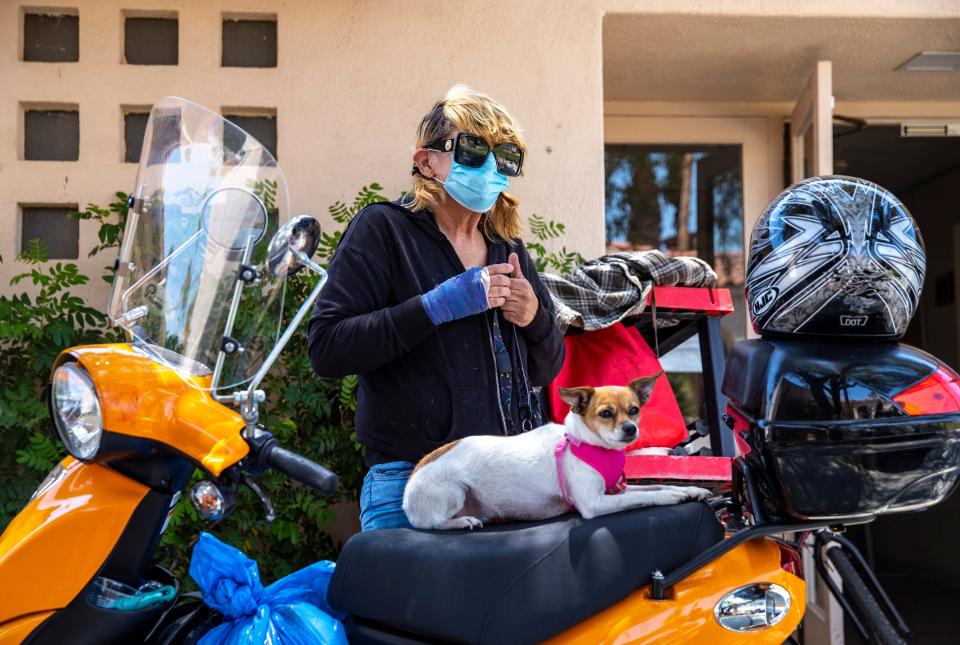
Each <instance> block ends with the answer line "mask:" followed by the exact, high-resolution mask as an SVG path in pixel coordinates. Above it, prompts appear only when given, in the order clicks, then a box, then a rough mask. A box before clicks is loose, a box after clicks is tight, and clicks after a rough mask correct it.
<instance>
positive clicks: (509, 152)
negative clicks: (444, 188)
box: [424, 132, 523, 177]
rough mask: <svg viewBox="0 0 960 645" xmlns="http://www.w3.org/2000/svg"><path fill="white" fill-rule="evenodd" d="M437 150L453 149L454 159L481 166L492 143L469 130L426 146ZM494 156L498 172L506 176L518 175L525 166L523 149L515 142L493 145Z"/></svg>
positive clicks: (473, 166) (477, 166) (462, 162)
mask: <svg viewBox="0 0 960 645" xmlns="http://www.w3.org/2000/svg"><path fill="white" fill-rule="evenodd" d="M424 148H426V149H427V150H436V151H437V152H450V151H451V150H452V151H453V160H454V161H456V162H457V163H458V164H460V165H462V166H467V167H468V168H479V167H480V166H482V165H483V164H484V162H485V161H486V160H487V155H488V154H490V152H491V149H490V144H489V143H487V142H486V141H484V139H483V137H479V136H477V135H475V134H470V133H468V132H460V133H458V134H457V136H456V138H451V139H437V140H436V141H431V142H430V143H428V144H427V145H425V146H424ZM492 152H493V158H494V159H496V161H497V172H499V173H500V174H501V175H504V176H506V177H516V176H517V175H519V174H520V169H521V168H522V167H523V149H522V148H521V147H520V146H518V145H517V144H515V143H500V144H497V145H495V146H493V149H492Z"/></svg>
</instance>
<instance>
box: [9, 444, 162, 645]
mask: <svg viewBox="0 0 960 645" xmlns="http://www.w3.org/2000/svg"><path fill="white" fill-rule="evenodd" d="M148 490H149V489H148V488H147V487H146V486H143V485H142V484H139V483H137V482H135V481H133V480H132V479H128V478H127V477H124V476H123V475H121V474H120V473H118V472H116V471H114V470H112V469H110V468H108V467H106V466H102V465H99V464H84V463H82V462H80V461H77V460H76V459H73V458H72V457H67V458H66V459H64V460H63V461H62V462H61V463H60V465H59V466H58V467H57V470H55V471H54V472H52V473H51V476H50V477H48V480H47V481H46V482H44V484H43V487H42V489H40V490H38V492H37V494H35V496H34V498H33V499H32V500H31V501H30V503H29V504H27V506H26V507H25V508H24V509H23V510H22V511H21V512H20V514H19V515H17V516H16V517H15V518H14V519H13V521H12V522H11V523H10V525H9V526H8V527H7V529H6V530H5V531H4V532H3V535H0V636H6V635H7V633H9V630H7V629H6V628H8V627H10V625H8V624H7V623H8V622H12V621H14V620H15V619H21V618H24V619H25V617H27V616H28V615H31V614H33V615H35V616H36V615H40V614H41V612H48V611H50V610H56V609H61V608H63V607H66V606H67V605H68V604H69V603H70V601H71V600H73V599H74V597H76V596H77V594H79V593H80V591H81V590H82V589H83V588H84V587H85V586H86V585H87V583H88V582H90V580H91V579H92V578H93V577H94V576H95V575H96V574H97V571H99V570H100V568H101V567H102V566H103V564H104V562H105V561H106V560H107V557H108V556H109V555H110V553H111V551H112V550H113V549H114V547H115V546H116V544H117V542H118V541H119V540H120V536H121V534H122V533H123V531H124V529H125V528H126V526H127V524H128V522H129V521H130V518H131V516H132V515H133V513H134V510H136V508H137V506H138V505H139V504H140V502H141V501H142V500H143V499H144V497H145V496H146V495H147V492H148ZM11 638H12V636H11ZM18 640H19V639H18ZM0 641H2V642H13V641H10V640H8V639H7V638H0Z"/></svg>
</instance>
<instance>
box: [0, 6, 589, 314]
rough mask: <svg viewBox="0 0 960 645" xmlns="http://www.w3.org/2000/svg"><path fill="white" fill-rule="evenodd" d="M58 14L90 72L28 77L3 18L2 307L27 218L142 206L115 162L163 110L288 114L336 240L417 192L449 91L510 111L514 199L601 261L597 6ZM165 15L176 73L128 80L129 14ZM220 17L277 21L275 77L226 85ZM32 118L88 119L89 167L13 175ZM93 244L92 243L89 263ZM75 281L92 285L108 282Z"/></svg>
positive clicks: (16, 21) (139, 72) (308, 187)
mask: <svg viewBox="0 0 960 645" xmlns="http://www.w3.org/2000/svg"><path fill="white" fill-rule="evenodd" d="M44 4H48V3H44V2H42V1H41V2H36V1H33V2H30V3H29V4H28V5H26V6H28V7H30V8H31V10H33V9H36V8H37V7H39V6H43V5H44ZM49 4H50V6H54V7H63V6H71V7H75V8H76V9H77V10H78V12H79V16H80V60H79V62H76V63H62V64H61V63H31V62H21V61H19V57H20V56H19V54H20V52H19V40H20V38H19V35H18V34H19V30H20V21H21V18H20V12H21V8H20V3H18V2H13V1H4V2H0V34H3V36H2V38H0V43H2V45H0V78H2V79H3V82H2V83H0V222H2V223H3V224H2V226H0V255H2V256H3V258H4V263H3V264H0V293H4V292H8V291H9V287H8V285H7V283H8V280H9V277H10V275H12V273H13V272H14V270H15V269H16V267H15V263H14V262H12V259H13V258H14V256H15V255H16V253H17V252H18V250H19V232H18V227H19V216H18V209H17V205H18V203H27V204H61V203H63V204H80V205H83V204H86V203H87V202H97V203H101V204H102V203H104V202H106V201H107V200H108V199H109V198H110V197H111V195H112V194H113V192H114V191H116V190H130V189H132V185H133V182H134V177H135V174H136V166H135V165H134V164H128V163H122V162H121V161H120V159H121V155H122V150H121V146H122V116H121V114H122V110H121V106H149V105H151V104H152V103H153V102H155V101H156V100H157V99H158V98H160V97H162V96H164V95H168V94H173V95H179V96H183V97H186V98H189V99H191V100H194V101H196V102H198V103H201V104H203V105H205V106H207V107H210V108H212V109H221V108H223V107H230V108H243V107H248V108H258V107H259V108H275V109H276V114H277V130H278V133H277V136H278V144H277V148H278V159H279V161H280V164H281V166H282V167H283V168H284V170H285V172H286V174H287V179H288V181H289V185H290V191H291V204H292V208H293V211H294V212H304V211H306V212H312V213H314V214H317V215H319V216H320V219H321V223H323V224H325V225H329V224H330V220H329V219H328V218H327V215H326V209H327V206H329V205H330V204H331V203H333V202H334V201H335V200H338V199H348V198H351V197H352V196H353V195H354V194H355V193H356V191H357V189H359V188H360V186H362V185H364V184H367V183H369V182H371V181H379V182H380V183H382V184H383V185H384V186H385V187H386V189H387V192H388V193H389V194H397V193H398V192H399V191H400V190H402V189H404V188H406V187H407V184H408V181H409V168H410V154H411V152H412V143H413V134H414V129H415V128H416V126H417V124H418V123H419V120H420V118H421V117H422V116H423V114H424V113H425V112H426V111H427V110H428V109H429V108H430V106H431V105H432V103H433V101H434V100H436V99H437V98H439V97H440V96H442V95H443V93H444V92H445V91H446V89H447V88H449V87H450V86H451V85H453V84H455V83H458V82H466V83H468V84H469V85H471V86H473V87H475V88H477V89H480V90H483V91H485V92H487V93H489V94H491V95H492V96H494V97H495V98H497V99H498V100H500V101H501V102H502V103H504V104H505V105H506V106H507V107H508V109H510V111H511V112H512V113H513V114H514V116H515V117H516V118H517V120H518V121H519V122H520V123H521V124H522V125H523V126H524V127H525V130H526V136H527V140H528V143H529V147H530V153H529V157H528V162H527V164H526V166H525V177H523V178H521V179H519V180H515V181H514V186H513V187H512V190H513V192H514V193H515V194H516V195H518V196H519V197H520V199H521V204H522V208H523V211H524V212H525V214H528V215H529V214H531V213H538V214H540V215H544V216H549V217H553V218H556V219H559V220H560V221H563V222H565V223H566V224H567V226H568V236H567V239H565V240H564V243H566V244H567V246H570V247H574V248H577V249H578V250H581V251H582V252H583V253H584V254H586V255H596V254H599V253H600V252H601V251H602V249H603V237H604V231H603V218H602V212H603V135H602V128H603V115H602V110H603V99H602V94H603V90H602V74H601V7H600V6H599V4H598V3H594V2H586V1H584V2H570V3H564V5H563V8H562V9H563V10H562V11H557V5H556V3H554V2H550V1H547V0H538V1H528V2H510V1H507V0H495V1H491V2H485V3H484V8H483V11H480V12H475V11H469V10H465V8H464V5H460V4H459V3H449V2H440V1H429V2H417V3H411V2H348V1H339V2H333V1H326V2H314V1H312V0H287V1H285V2H272V1H266V0H263V1H256V0H219V1H217V0H213V1H205V2H202V3H201V2H187V1H180V2H163V3H157V2H144V1H142V0H128V1H124V2H116V1H113V0H100V1H91V0H78V1H76V2H70V3H68V4H64V3H63V2H62V0H57V2H56V3H55V4H54V3H49ZM160 5H162V7H163V9H164V11H165V12H170V11H176V12H177V14H178V17H179V22H180V32H179V33H180V55H179V64H178V65H176V66H171V67H163V66H134V65H125V64H122V63H121V62H120V61H121V57H122V52H121V47H122V42H123V29H122V25H123V17H122V12H123V11H124V10H144V11H148V10H155V9H157V8H158V6H160ZM224 13H227V14H230V15H231V16H233V15H234V14H238V13H240V14H242V13H254V14H264V13H266V14H276V16H277V21H278V28H277V29H278V66H277V67H276V68H273V69H239V68H226V69H225V68H221V67H220V47H221V45H220V24H221V17H222V15H223V14H224ZM491 17H496V19H495V20H493V19H491ZM25 103H61V104H63V103H67V104H76V105H79V112H80V160H79V161H76V162H52V161H51V162H48V161H21V160H18V151H19V150H21V149H22V141H21V134H20V122H21V121H22V117H21V114H22V106H23V104H25ZM95 234H96V230H95V227H94V226H92V225H88V224H84V225H83V226H82V228H81V240H80V248H81V255H85V253H84V251H83V249H86V248H90V246H92V244H93V243H94V241H95V240H94V236H95ZM79 263H80V264H81V265H82V266H83V267H84V268H86V269H87V270H89V271H90V272H92V273H93V274H95V275H99V271H100V267H102V266H103V264H104V262H103V261H101V260H95V261H90V260H87V259H86V258H85V257H81V258H80V260H79ZM97 282H99V281H97ZM88 293H89V294H90V295H91V298H92V300H91V302H92V304H94V305H99V304H100V303H101V302H102V298H103V297H104V296H103V294H104V293H105V290H104V287H103V286H102V284H100V285H96V286H93V287H91V288H90V289H88Z"/></svg>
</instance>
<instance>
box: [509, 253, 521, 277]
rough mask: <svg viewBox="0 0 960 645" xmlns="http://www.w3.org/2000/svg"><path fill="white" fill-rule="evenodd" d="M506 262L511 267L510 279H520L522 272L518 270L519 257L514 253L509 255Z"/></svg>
mask: <svg viewBox="0 0 960 645" xmlns="http://www.w3.org/2000/svg"><path fill="white" fill-rule="evenodd" d="M507 262H509V263H510V264H512V265H513V273H512V274H511V277H513V278H522V277H523V271H521V270H520V257H519V256H518V255H517V254H516V253H511V254H510V257H509V258H507Z"/></svg>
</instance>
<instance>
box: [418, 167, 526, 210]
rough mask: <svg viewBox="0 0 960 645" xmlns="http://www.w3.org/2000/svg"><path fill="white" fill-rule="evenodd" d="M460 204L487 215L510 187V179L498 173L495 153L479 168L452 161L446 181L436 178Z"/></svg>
mask: <svg viewBox="0 0 960 645" xmlns="http://www.w3.org/2000/svg"><path fill="white" fill-rule="evenodd" d="M436 179H437V181H439V182H440V183H441V184H443V187H444V188H445V189H446V191H447V194H448V195H450V197H452V198H453V199H454V200H455V201H456V202H457V203H458V204H460V205H461V206H463V207H464V208H466V209H467V210H471V211H473V212H474V213H486V212H487V211H488V210H490V209H491V208H493V205H494V204H496V203H497V197H499V196H500V193H501V192H503V191H505V190H506V189H507V188H509V187H510V179H509V178H508V177H507V176H506V175H501V174H500V173H499V172H497V161H496V159H494V157H493V153H490V154H488V155H487V160H486V161H484V162H483V165H482V166H480V167H479V168H468V167H467V166H464V165H461V164H458V163H457V162H456V161H451V165H450V172H449V173H448V174H447V178H446V180H443V179H439V178H436Z"/></svg>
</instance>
